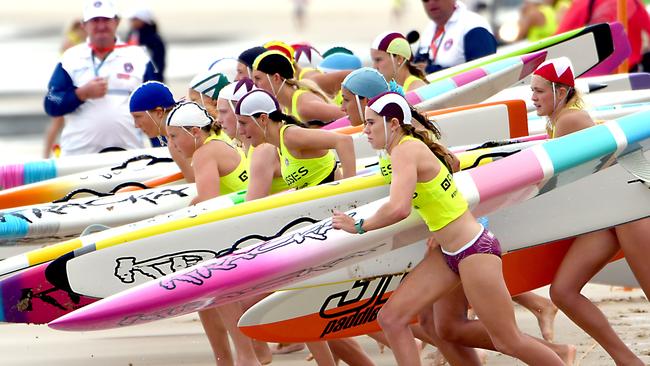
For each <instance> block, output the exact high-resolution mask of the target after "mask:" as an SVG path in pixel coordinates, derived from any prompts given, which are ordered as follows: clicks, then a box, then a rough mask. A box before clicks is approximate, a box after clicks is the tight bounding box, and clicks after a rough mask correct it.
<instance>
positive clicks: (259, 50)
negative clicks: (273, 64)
mask: <svg viewBox="0 0 650 366" xmlns="http://www.w3.org/2000/svg"><path fill="white" fill-rule="evenodd" d="M266 51H268V50H267V49H266V48H264V47H262V46H257V47H253V48H249V49H247V50H246V51H244V52H242V53H240V54H239V57H238V61H239V62H241V63H242V64H244V65H246V66H248V67H250V68H251V69H252V68H253V62H255V59H256V58H257V56H259V55H261V54H263V53H264V52H266Z"/></svg>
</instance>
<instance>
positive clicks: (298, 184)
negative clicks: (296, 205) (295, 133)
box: [278, 125, 336, 189]
mask: <svg viewBox="0 0 650 366" xmlns="http://www.w3.org/2000/svg"><path fill="white" fill-rule="evenodd" d="M287 127H289V126H287V125H284V126H282V127H280V148H279V149H278V152H279V153H280V170H281V171H282V178H284V181H285V182H287V184H288V185H289V187H291V188H295V189H300V188H305V187H313V186H317V185H319V184H320V183H321V182H323V180H325V178H327V177H328V176H329V175H330V174H332V172H333V171H334V169H335V168H336V157H335V156H334V153H333V152H332V151H331V150H329V151H328V152H327V153H326V154H325V155H323V156H321V157H318V158H310V159H298V158H296V157H294V156H293V155H291V153H289V150H287V147H286V146H285V145H284V131H285V130H286V129H287ZM296 128H300V127H296Z"/></svg>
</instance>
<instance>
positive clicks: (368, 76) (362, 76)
mask: <svg viewBox="0 0 650 366" xmlns="http://www.w3.org/2000/svg"><path fill="white" fill-rule="evenodd" d="M341 86H342V87H344V88H345V89H347V90H349V91H350V92H352V94H355V95H358V96H360V97H364V98H373V97H376V96H377V95H379V94H381V93H385V92H387V91H389V88H388V83H387V82H386V79H384V76H383V75H382V74H381V73H380V72H379V71H377V70H375V69H373V68H371V67H362V68H360V69H358V70H354V71H352V72H351V73H350V74H348V76H346V77H345V79H343V82H342V83H341Z"/></svg>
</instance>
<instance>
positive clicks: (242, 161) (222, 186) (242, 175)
mask: <svg viewBox="0 0 650 366" xmlns="http://www.w3.org/2000/svg"><path fill="white" fill-rule="evenodd" d="M210 141H221V142H223V143H225V144H226V145H228V146H230V147H232V148H233V149H235V150H236V151H237V153H239V164H238V165H237V167H236V168H235V169H234V170H233V171H232V172H230V173H228V174H226V175H224V176H221V177H219V192H220V194H228V193H232V192H238V191H241V190H243V189H246V187H247V186H248V169H247V167H248V162H247V161H248V159H246V155H245V154H244V151H242V149H240V148H238V147H236V146H235V145H233V144H232V142H231V141H232V140H231V139H230V137H228V135H226V133H225V132H224V131H223V130H222V131H221V132H220V133H219V135H216V134H214V133H211V134H210V136H208V137H207V138H206V139H205V141H203V144H204V145H205V144H207V143H208V142H210Z"/></svg>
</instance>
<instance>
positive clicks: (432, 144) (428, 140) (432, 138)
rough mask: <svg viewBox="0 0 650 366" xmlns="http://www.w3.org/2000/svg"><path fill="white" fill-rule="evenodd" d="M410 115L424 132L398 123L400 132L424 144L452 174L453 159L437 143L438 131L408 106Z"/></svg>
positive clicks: (444, 148) (445, 149)
mask: <svg viewBox="0 0 650 366" xmlns="http://www.w3.org/2000/svg"><path fill="white" fill-rule="evenodd" d="M410 108H411V115H412V118H414V119H415V120H416V121H418V122H419V123H420V124H421V125H422V126H423V127H424V128H425V131H418V130H416V129H415V127H413V125H406V124H404V123H402V122H400V126H401V127H402V131H403V132H404V133H405V134H407V135H410V136H413V137H415V138H416V139H418V140H420V141H422V142H424V144H425V145H427V146H428V147H429V149H430V150H431V152H432V153H433V154H434V155H435V156H436V157H437V158H438V159H439V160H440V162H442V163H443V164H444V165H445V167H446V168H447V170H449V172H452V171H453V169H452V166H453V162H454V157H453V155H452V154H451V152H450V151H449V150H447V148H446V147H444V146H443V145H441V144H440V143H438V142H437V140H438V139H440V136H441V134H440V130H439V129H438V127H436V126H435V125H434V124H433V122H431V121H430V120H428V119H427V118H426V117H425V116H423V115H422V114H420V112H418V111H417V110H416V109H415V108H413V107H412V106H410Z"/></svg>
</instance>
